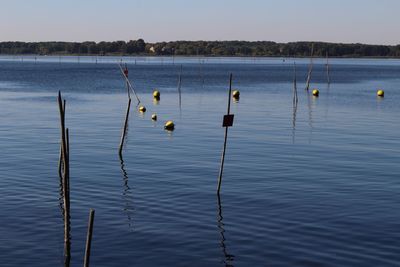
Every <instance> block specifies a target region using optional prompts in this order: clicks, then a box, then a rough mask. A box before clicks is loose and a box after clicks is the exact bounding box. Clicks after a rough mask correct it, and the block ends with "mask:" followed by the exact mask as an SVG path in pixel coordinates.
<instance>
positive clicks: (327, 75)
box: [326, 52, 331, 86]
mask: <svg viewBox="0 0 400 267" xmlns="http://www.w3.org/2000/svg"><path fill="white" fill-rule="evenodd" d="M326 78H327V82H328V86H329V84H330V83H331V77H330V73H329V56H328V52H326Z"/></svg>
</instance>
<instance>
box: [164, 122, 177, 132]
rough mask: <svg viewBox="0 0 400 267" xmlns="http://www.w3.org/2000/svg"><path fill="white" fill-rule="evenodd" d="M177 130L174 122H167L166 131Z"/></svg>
mask: <svg viewBox="0 0 400 267" xmlns="http://www.w3.org/2000/svg"><path fill="white" fill-rule="evenodd" d="M174 128H175V124H174V122H173V121H167V122H166V123H165V125H164V129H165V130H169V131H172V130H173V129H174Z"/></svg>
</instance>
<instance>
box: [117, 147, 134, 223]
mask: <svg viewBox="0 0 400 267" xmlns="http://www.w3.org/2000/svg"><path fill="white" fill-rule="evenodd" d="M119 160H120V162H121V171H122V177H123V183H124V191H123V193H122V198H123V200H124V201H125V207H124V212H125V214H126V216H127V218H128V225H129V229H132V228H133V223H132V212H133V210H134V208H133V201H132V191H131V188H130V187H129V184H128V182H129V177H128V172H127V171H126V170H125V163H124V159H123V157H122V155H120V156H119Z"/></svg>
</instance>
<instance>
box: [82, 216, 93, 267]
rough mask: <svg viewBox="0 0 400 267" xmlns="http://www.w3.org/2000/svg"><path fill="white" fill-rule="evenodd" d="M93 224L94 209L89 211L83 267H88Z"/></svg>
mask: <svg viewBox="0 0 400 267" xmlns="http://www.w3.org/2000/svg"><path fill="white" fill-rule="evenodd" d="M93 222H94V209H90V213H89V222H88V231H87V236H86V248H85V259H84V262H83V266H84V267H89V260H90V248H91V245H92V235H93Z"/></svg>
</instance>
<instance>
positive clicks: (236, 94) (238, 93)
mask: <svg viewBox="0 0 400 267" xmlns="http://www.w3.org/2000/svg"><path fill="white" fill-rule="evenodd" d="M232 97H233V98H235V99H239V97H240V92H239V90H235V91H233V92H232Z"/></svg>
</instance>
